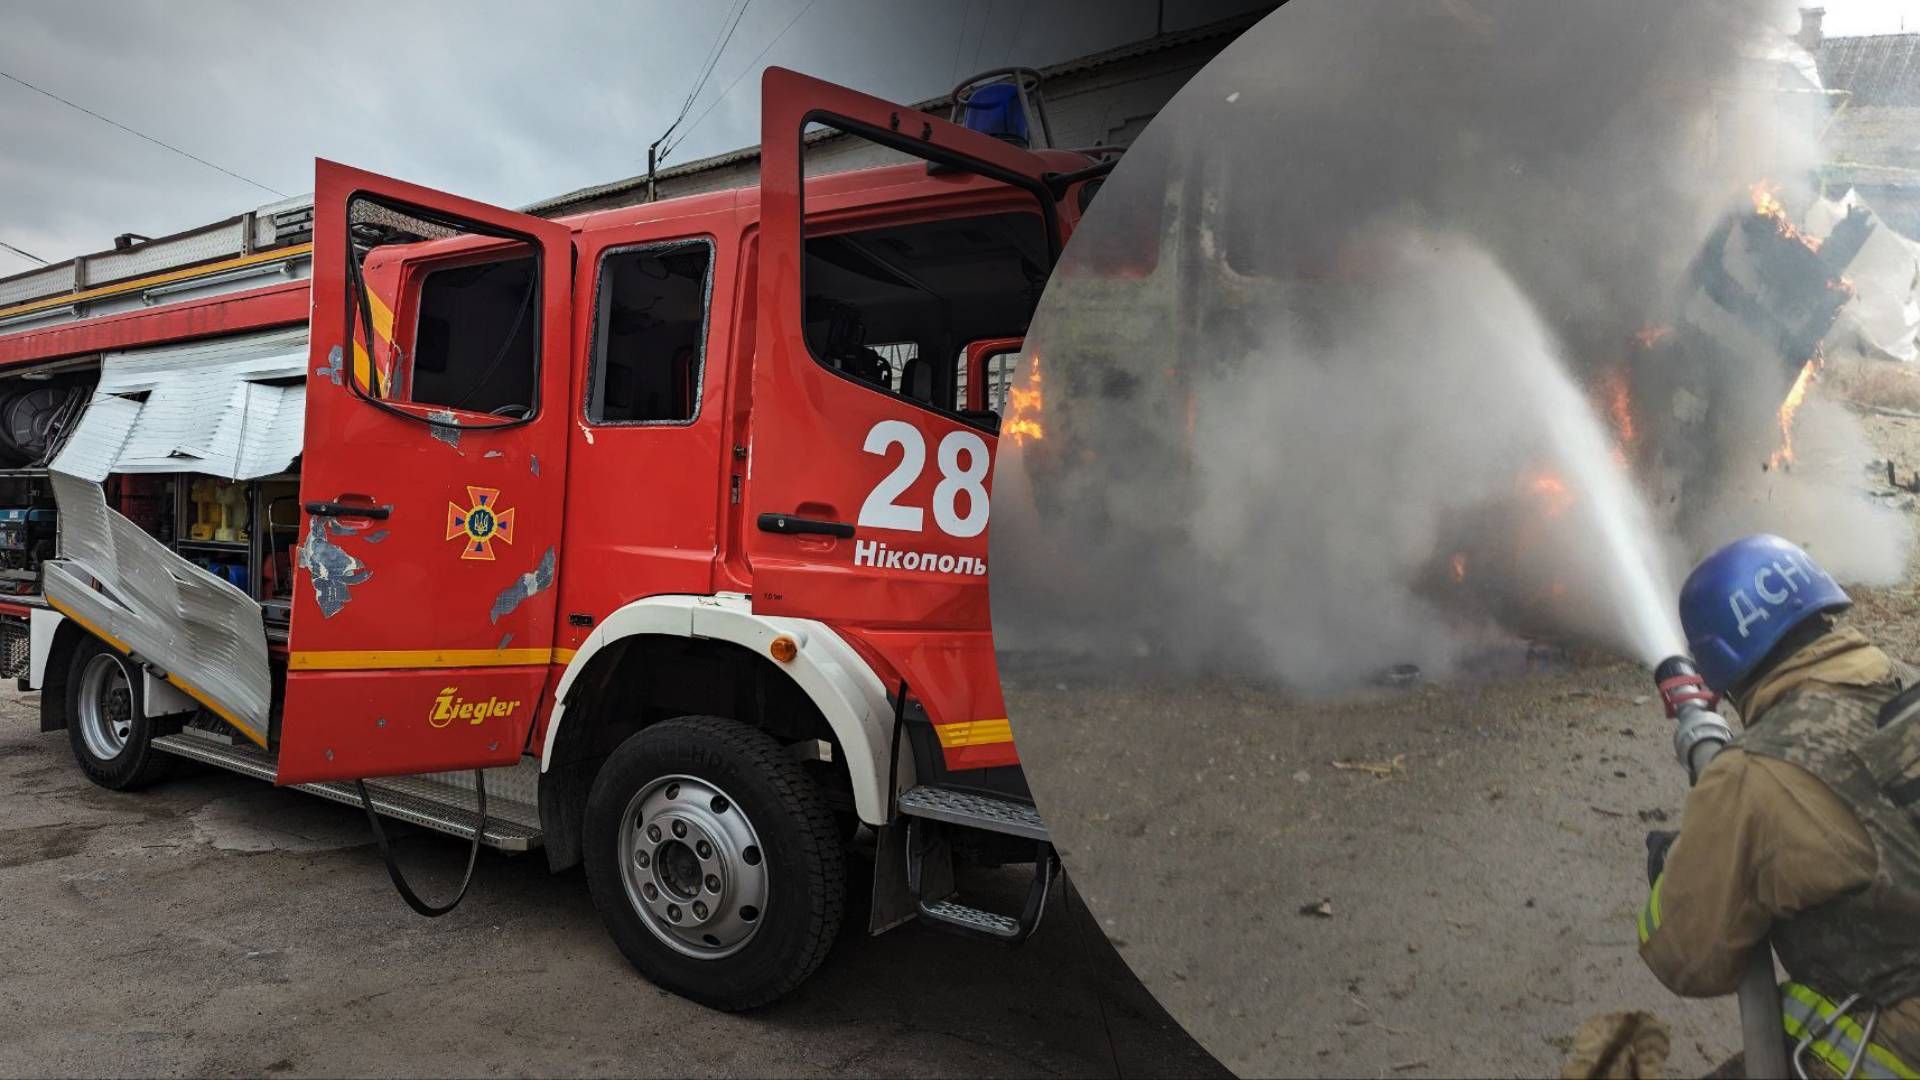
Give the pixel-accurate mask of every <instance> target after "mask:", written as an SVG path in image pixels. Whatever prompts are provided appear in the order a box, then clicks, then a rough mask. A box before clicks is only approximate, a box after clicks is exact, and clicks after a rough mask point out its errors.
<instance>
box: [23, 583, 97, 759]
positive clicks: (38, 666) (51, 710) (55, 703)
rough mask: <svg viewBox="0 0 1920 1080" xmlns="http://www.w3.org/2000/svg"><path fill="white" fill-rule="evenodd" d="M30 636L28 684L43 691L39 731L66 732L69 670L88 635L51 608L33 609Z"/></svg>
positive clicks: (29, 619)
mask: <svg viewBox="0 0 1920 1080" xmlns="http://www.w3.org/2000/svg"><path fill="white" fill-rule="evenodd" d="M27 633H28V635H29V636H28V654H27V655H28V661H27V682H28V685H30V686H32V687H33V688H34V689H36V690H38V691H40V730H41V731H43V732H44V731H61V730H64V729H65V728H66V726H67V669H68V668H69V667H71V666H72V660H73V650H74V648H75V646H77V645H79V644H80V641H81V639H82V638H85V637H88V636H89V635H88V633H87V632H86V631H85V630H83V629H81V628H80V624H79V623H77V622H74V621H73V620H72V619H69V618H67V617H66V616H65V615H62V614H60V613H59V612H57V611H53V610H51V609H48V608H35V609H33V613H32V614H31V615H30V616H29V617H28V623H27Z"/></svg>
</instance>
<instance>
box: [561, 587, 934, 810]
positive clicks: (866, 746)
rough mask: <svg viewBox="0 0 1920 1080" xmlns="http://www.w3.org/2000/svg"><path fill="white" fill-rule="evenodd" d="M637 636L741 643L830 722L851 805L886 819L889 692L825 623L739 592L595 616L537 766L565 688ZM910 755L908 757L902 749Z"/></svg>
mask: <svg viewBox="0 0 1920 1080" xmlns="http://www.w3.org/2000/svg"><path fill="white" fill-rule="evenodd" d="M782 634H785V635H787V636H788V637H791V638H792V639H793V640H794V642H795V643H797V644H798V645H799V647H800V651H799V655H797V656H795V657H794V658H793V659H792V660H790V661H788V662H787V663H784V664H783V663H780V662H779V661H777V660H774V659H773V658H772V656H771V655H770V654H769V653H768V652H767V646H768V645H769V644H770V643H772V641H773V639H774V638H776V637H779V636H780V635H782ZM638 635H661V636H666V637H683V638H711V639H713V640H716V641H729V642H732V643H734V644H736V645H740V646H743V647H745V648H747V649H749V650H751V651H752V652H754V653H755V654H756V655H759V656H762V657H766V658H767V662H768V663H770V664H772V665H773V666H774V667H777V668H779V669H780V670H781V671H784V672H786V673H787V674H788V675H790V676H792V678H793V681H794V682H796V683H798V684H799V686H800V689H801V690H802V691H803V692H804V693H805V694H806V695H807V697H808V698H809V699H811V700H812V701H813V703H814V705H815V706H816V707H817V708H819V710H820V712H821V714H822V715H824V716H825V717H826V718H827V724H828V725H829V726H831V727H832V728H833V734H834V737H835V738H836V739H837V740H838V741H839V743H840V752H841V753H842V754H843V755H845V757H846V762H847V773H848V775H849V776H850V777H851V779H852V781H853V802H854V809H855V810H857V811H858V812H859V814H860V820H861V821H864V822H866V823H867V824H869V825H883V824H885V823H886V821H887V818H888V816H889V815H888V809H889V808H888V807H887V806H886V801H887V779H886V777H887V759H888V757H889V756H890V751H891V749H892V744H891V739H892V732H893V709H892V706H891V705H889V704H888V702H887V690H886V687H885V686H884V685H882V684H881V682H880V677H879V676H878V675H875V674H874V672H873V669H872V668H870V667H868V666H867V665H866V663H865V662H864V661H862V660H861V659H860V654H859V653H856V652H854V651H853V647H852V646H851V645H848V644H847V643H846V640H845V639H843V638H842V637H841V636H840V635H839V634H837V633H835V632H834V631H833V629H832V628H831V627H829V626H827V625H826V624H825V623H822V622H816V621H814V620H812V619H788V618H781V617H777V616H771V615H756V614H754V611H753V605H752V603H751V602H750V601H749V600H748V599H747V598H746V597H744V596H740V595H737V594H732V593H726V594H722V595H719V596H649V597H646V598H644V599H641V600H635V601H634V602H633V603H631V604H628V605H626V606H625V607H622V608H619V609H617V610H615V611H614V612H613V613H612V614H611V615H608V616H607V617H606V618H605V619H603V620H601V622H600V625H599V626H597V627H595V628H594V631H593V633H592V634H589V635H588V636H587V640H586V641H585V642H584V643H582V644H581V646H580V648H579V650H578V651H576V652H575V653H574V655H573V659H572V660H571V661H569V662H568V664H567V670H566V673H565V674H563V675H561V676H560V682H559V684H558V685H557V686H555V688H554V691H553V693H554V704H553V715H552V717H551V719H549V720H548V721H547V739H546V745H545V746H544V747H543V748H542V749H541V751H540V771H541V772H543V773H544V772H546V771H547V766H548V764H549V763H550V762H551V761H552V759H553V746H554V740H555V738H556V737H557V735H558V734H559V731H560V724H561V722H562V721H563V720H564V719H565V714H566V699H567V693H568V691H570V690H571V689H572V688H573V681H574V679H575V678H577V677H579V674H580V672H581V671H583V670H585V669H586V666H587V664H588V663H589V662H590V661H591V660H592V659H593V657H594V655H595V654H596V653H598V652H599V651H600V650H601V649H604V648H606V647H607V646H608V645H611V644H613V643H614V642H616V641H619V640H621V639H622V638H629V637H635V636H638ZM902 756H903V757H905V758H909V759H910V758H911V755H902ZM912 768H913V765H912V762H911V760H906V761H902V762H901V771H902V773H903V775H902V776H901V777H900V780H899V790H902V791H904V790H906V788H907V787H908V786H909V785H910V783H911V770H912Z"/></svg>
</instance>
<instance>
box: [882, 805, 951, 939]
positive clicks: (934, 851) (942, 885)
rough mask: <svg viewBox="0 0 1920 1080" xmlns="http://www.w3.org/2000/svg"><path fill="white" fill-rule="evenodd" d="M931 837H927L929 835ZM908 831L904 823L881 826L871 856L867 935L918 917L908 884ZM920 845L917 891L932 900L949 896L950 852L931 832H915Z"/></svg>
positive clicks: (944, 841)
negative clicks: (869, 906) (869, 909)
mask: <svg viewBox="0 0 1920 1080" xmlns="http://www.w3.org/2000/svg"><path fill="white" fill-rule="evenodd" d="M930 834H931V835H930ZM907 838H908V830H907V827H906V825H905V824H904V823H896V824H892V825H882V826H880V830H879V839H878V840H877V841H876V843H875V845H874V853H873V912H872V914H871V915H870V916H869V917H868V920H867V932H868V933H869V934H884V933H886V932H887V931H889V930H892V929H893V928H894V927H897V926H899V925H901V924H902V923H906V922H908V921H910V920H912V919H913V918H914V917H915V916H916V915H917V914H919V904H918V902H917V901H916V900H915V899H914V896H913V889H912V887H911V885H909V883H908V870H909V868H910V867H911V860H912V859H913V853H912V852H909V851H908V850H907ZM914 838H915V839H916V840H920V841H921V852H920V859H921V862H920V874H921V885H920V887H921V891H922V892H923V894H924V895H925V896H926V897H927V898H928V899H932V900H943V899H946V898H947V897H949V896H952V895H953V890H954V885H953V852H952V850H951V849H950V848H949V846H948V844H947V841H946V838H945V837H944V836H940V835H938V834H937V832H936V831H935V830H929V829H919V830H915V832H914Z"/></svg>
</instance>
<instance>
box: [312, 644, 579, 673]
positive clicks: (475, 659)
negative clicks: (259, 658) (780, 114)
mask: <svg viewBox="0 0 1920 1080" xmlns="http://www.w3.org/2000/svg"><path fill="white" fill-rule="evenodd" d="M562 652H565V653H567V659H568V660H571V659H572V651H571V650H567V649H384V650H370V651H352V650H343V651H337V652H334V651H325V650H319V651H315V650H309V651H306V652H296V653H291V654H289V655H288V656H287V667H288V668H290V669H292V670H295V671H369V670H373V669H377V668H385V669H394V668H408V669H418V668H462V667H516V666H519V665H523V664H550V663H554V662H556V661H558V662H559V663H566V660H561V659H560V658H559V655H558V654H559V653H562Z"/></svg>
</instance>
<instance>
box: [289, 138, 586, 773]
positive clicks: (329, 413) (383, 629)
mask: <svg viewBox="0 0 1920 1080" xmlns="http://www.w3.org/2000/svg"><path fill="white" fill-rule="evenodd" d="M313 235H314V267H313V286H312V289H313V293H312V297H313V312H312V324H311V334H310V336H309V341H310V346H309V348H310V358H309V359H310V362H309V364H308V375H307V386H308V390H307V415H306V443H305V451H304V455H303V457H302V464H301V480H300V502H301V504H302V507H303V509H304V514H303V516H302V518H301V533H300V544H299V547H298V548H297V549H296V551H295V552H294V556H295V558H294V560H293V561H294V563H295V565H296V573H295V577H294V583H293V588H294V596H293V620H292V629H291V634H290V641H289V646H288V658H287V668H288V671H287V687H286V701H285V707H284V712H283V714H282V720H281V724H280V731H279V774H278V781H279V782H280V783H282V784H292V783H304V782H309V781H315V780H341V779H352V778H358V777H368V776H382V775H393V774H401V773H420V772H437V771H442V770H450V769H463V768H478V767H483V766H496V765H506V764H511V763H513V762H515V761H516V760H518V759H519V756H520V753H521V750H522V749H523V747H524V746H525V744H526V742H527V739H528V734H529V732H530V730H531V728H532V725H533V721H534V716H535V713H536V711H537V709H538V704H539V701H540V697H541V694H542V692H543V690H544V688H545V684H546V680H547V678H548V672H549V664H550V663H551V661H552V659H553V643H554V638H553V635H554V596H555V589H554V584H555V578H556V576H557V574H558V572H559V566H558V561H557V560H558V555H559V545H560V530H561V517H562V509H563V507H562V484H563V480H564V477H565V475H566V467H565V465H566V463H565V454H566V436H567V425H568V423H569V420H570V417H571V408H570V406H571V402H572V394H571V392H570V391H569V388H568V386H569V377H570V364H569V356H568V348H569V346H568V341H569V331H570V325H571V310H572V278H573V249H572V241H571V235H570V230H569V229H568V228H567V227H566V226H564V225H556V224H554V223H553V222H550V221H543V220H540V219H538V218H533V217H528V216H526V215H523V214H516V213H512V212H509V211H506V210H501V209H497V208H495V207H491V206H486V205H483V204H480V203H476V202H472V201H469V200H467V199H461V198H457V197H455V196H451V195H445V194H442V193H440V192H437V191H431V190H428V189H426V188H421V187H417V186H415V185H412V184H406V183H402V182H400V181H396V180H391V179H388V178H386V177H382V176H376V175H373V174H371V173H365V172H360V171H357V170H354V169H349V168H346V167H344V166H341V165H336V164H333V163H331V162H327V161H322V162H319V163H318V175H317V177H316V179H315V189H314V231H313Z"/></svg>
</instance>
